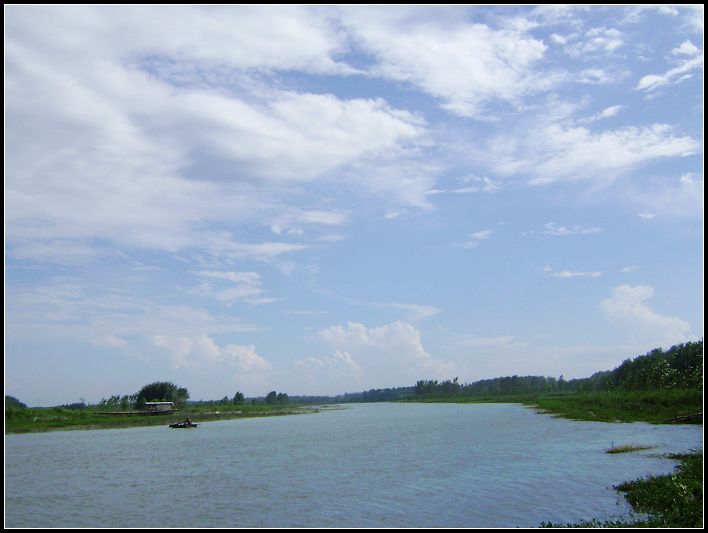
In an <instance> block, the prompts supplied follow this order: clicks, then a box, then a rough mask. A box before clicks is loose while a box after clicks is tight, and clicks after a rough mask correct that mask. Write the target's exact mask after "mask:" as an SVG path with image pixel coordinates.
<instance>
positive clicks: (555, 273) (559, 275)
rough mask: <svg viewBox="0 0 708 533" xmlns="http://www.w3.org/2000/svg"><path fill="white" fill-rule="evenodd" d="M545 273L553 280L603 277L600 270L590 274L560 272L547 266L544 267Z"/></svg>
mask: <svg viewBox="0 0 708 533" xmlns="http://www.w3.org/2000/svg"><path fill="white" fill-rule="evenodd" d="M543 271H544V272H545V273H546V274H547V275H549V276H551V277H553V278H561V279H571V278H599V277H600V276H602V272H600V271H598V270H593V271H590V272H578V271H573V270H560V271H555V270H553V268H551V267H550V266H545V267H543Z"/></svg>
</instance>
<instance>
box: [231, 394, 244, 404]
mask: <svg viewBox="0 0 708 533" xmlns="http://www.w3.org/2000/svg"><path fill="white" fill-rule="evenodd" d="M245 400H246V397H245V396H244V395H243V393H242V392H241V391H236V394H234V399H233V400H232V403H233V404H234V405H241V404H242V403H243V402H244V401H245Z"/></svg>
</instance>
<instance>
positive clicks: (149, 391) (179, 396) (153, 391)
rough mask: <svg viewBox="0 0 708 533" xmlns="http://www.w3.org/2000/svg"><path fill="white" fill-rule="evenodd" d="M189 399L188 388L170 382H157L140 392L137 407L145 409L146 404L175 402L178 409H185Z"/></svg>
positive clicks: (136, 402)
mask: <svg viewBox="0 0 708 533" xmlns="http://www.w3.org/2000/svg"><path fill="white" fill-rule="evenodd" d="M188 399H189V392H188V391H187V389H186V388H184V387H178V386H177V385H175V384H174V383H170V382H168V381H156V382H154V383H150V384H148V385H145V386H144V387H143V388H142V389H140V390H139V391H138V394H137V398H136V401H135V407H136V408H137V409H143V408H144V407H145V402H174V403H175V405H176V406H177V407H183V406H184V404H185V402H186V401H187V400H188Z"/></svg>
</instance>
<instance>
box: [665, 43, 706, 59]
mask: <svg viewBox="0 0 708 533" xmlns="http://www.w3.org/2000/svg"><path fill="white" fill-rule="evenodd" d="M671 53H672V54H674V55H680V56H695V55H698V54H700V53H701V49H700V48H698V47H697V46H696V45H695V44H693V43H692V42H691V41H690V40H685V41H684V42H682V43H681V45H680V46H677V47H676V48H674V49H673V50H671Z"/></svg>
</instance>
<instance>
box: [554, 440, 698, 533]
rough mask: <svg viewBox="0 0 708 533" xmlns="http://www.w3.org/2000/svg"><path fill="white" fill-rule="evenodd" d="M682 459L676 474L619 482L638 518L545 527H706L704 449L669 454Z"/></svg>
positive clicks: (679, 459) (671, 457)
mask: <svg viewBox="0 0 708 533" xmlns="http://www.w3.org/2000/svg"><path fill="white" fill-rule="evenodd" d="M668 458H669V459H674V460H677V461H679V464H678V465H677V467H676V470H675V472H674V473H672V474H667V475H663V476H649V477H645V478H642V479H637V480H635V481H628V482H626V483H622V484H620V485H617V486H616V487H615V489H616V490H617V491H618V492H621V493H624V494H625V497H626V499H627V501H628V502H629V504H630V505H631V506H632V510H633V511H634V512H635V513H637V517H636V518H632V517H629V518H626V519H622V520H613V521H600V520H591V521H588V522H581V523H577V524H552V523H544V524H542V526H543V527H667V528H686V527H689V528H700V527H703V452H702V451H696V452H692V453H687V454H675V455H669V456H668Z"/></svg>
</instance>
